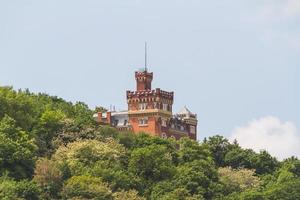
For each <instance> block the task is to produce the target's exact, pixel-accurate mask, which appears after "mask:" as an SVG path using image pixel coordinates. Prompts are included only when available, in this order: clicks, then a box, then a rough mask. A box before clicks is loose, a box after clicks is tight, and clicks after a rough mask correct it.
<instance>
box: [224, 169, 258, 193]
mask: <svg viewBox="0 0 300 200" xmlns="http://www.w3.org/2000/svg"><path fill="white" fill-rule="evenodd" d="M218 172H219V179H220V182H221V183H222V184H223V186H224V191H226V192H228V194H230V193H233V192H242V191H245V190H249V189H253V188H257V187H259V186H260V179H259V177H257V176H255V173H254V170H249V169H238V170H237V169H231V168H230V167H226V168H219V170H218Z"/></svg>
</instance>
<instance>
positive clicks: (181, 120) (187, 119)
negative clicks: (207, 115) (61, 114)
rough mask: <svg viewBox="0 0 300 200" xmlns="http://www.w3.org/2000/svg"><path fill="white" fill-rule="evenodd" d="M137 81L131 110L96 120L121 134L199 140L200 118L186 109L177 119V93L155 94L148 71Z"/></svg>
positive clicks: (129, 99) (139, 74) (131, 93)
mask: <svg viewBox="0 0 300 200" xmlns="http://www.w3.org/2000/svg"><path fill="white" fill-rule="evenodd" d="M135 79H136V90H135V91H127V92H126V97H127V104H128V110H127V111H122V112H116V111H109V112H106V113H97V114H95V116H94V117H95V118H96V120H97V121H98V122H99V123H103V124H109V125H111V126H113V127H116V128H117V129H118V130H120V131H133V132H135V133H139V132H146V133H149V134H151V135H153V136H160V137H163V138H167V137H174V138H176V139H179V138H181V137H189V138H191V139H195V140H196V139H197V123H198V120H197V115H196V114H193V113H192V112H191V111H189V110H188V109H187V108H186V107H184V108H183V109H182V110H181V111H180V112H179V113H177V114H175V115H173V110H172V107H173V101H174V92H166V91H163V90H161V89H160V88H156V89H154V90H152V87H151V84H152V80H153V73H150V72H148V71H147V69H145V70H142V71H137V72H135Z"/></svg>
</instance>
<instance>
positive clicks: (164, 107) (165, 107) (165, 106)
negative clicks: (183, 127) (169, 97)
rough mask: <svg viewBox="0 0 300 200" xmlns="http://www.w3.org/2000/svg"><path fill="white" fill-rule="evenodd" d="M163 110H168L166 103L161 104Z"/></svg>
mask: <svg viewBox="0 0 300 200" xmlns="http://www.w3.org/2000/svg"><path fill="white" fill-rule="evenodd" d="M163 110H166V111H168V104H166V103H164V104H163Z"/></svg>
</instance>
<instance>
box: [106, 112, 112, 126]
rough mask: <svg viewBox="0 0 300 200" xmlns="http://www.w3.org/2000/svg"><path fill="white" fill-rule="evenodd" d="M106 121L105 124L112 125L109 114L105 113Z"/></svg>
mask: <svg viewBox="0 0 300 200" xmlns="http://www.w3.org/2000/svg"><path fill="white" fill-rule="evenodd" d="M106 119H107V123H108V124H109V125H111V123H112V120H111V112H107V113H106Z"/></svg>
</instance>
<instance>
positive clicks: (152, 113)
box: [127, 69, 174, 136]
mask: <svg viewBox="0 0 300 200" xmlns="http://www.w3.org/2000/svg"><path fill="white" fill-rule="evenodd" d="M135 79H136V82H137V83H136V84H137V85H136V91H127V103H128V117H129V124H130V125H131V127H132V130H133V132H135V133H138V132H147V133H150V134H152V135H156V136H163V134H165V132H164V129H165V127H166V128H167V123H168V121H169V119H170V118H171V117H172V106H173V99H174V93H173V92H165V91H162V90H161V89H159V88H157V89H155V90H152V89H151V83H152V79H153V73H149V72H148V71H147V70H146V69H145V70H143V71H138V72H135Z"/></svg>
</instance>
